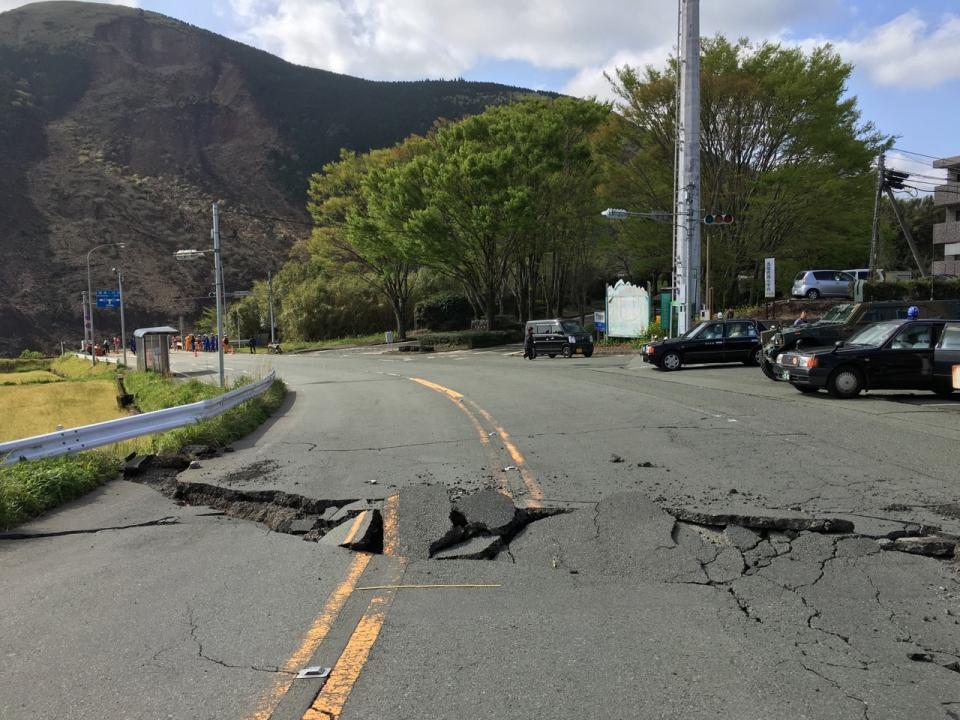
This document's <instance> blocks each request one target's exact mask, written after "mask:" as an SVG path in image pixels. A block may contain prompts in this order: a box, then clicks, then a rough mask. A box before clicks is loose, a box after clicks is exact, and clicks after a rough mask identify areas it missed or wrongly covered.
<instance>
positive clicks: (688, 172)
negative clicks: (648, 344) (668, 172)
mask: <svg viewBox="0 0 960 720" xmlns="http://www.w3.org/2000/svg"><path fill="white" fill-rule="evenodd" d="M680 31H681V32H680V48H679V49H680V106H679V108H678V109H679V117H678V125H677V142H678V143H679V145H680V150H679V153H678V165H679V172H678V173H677V186H676V188H675V193H676V195H675V199H676V202H675V205H676V208H677V212H676V224H675V229H674V232H675V233H676V235H675V237H676V243H675V244H676V248H677V260H676V264H677V270H676V285H677V302H678V303H679V304H680V311H679V313H678V319H677V332H678V333H679V334H683V333H685V332H686V331H687V330H689V329H690V328H691V327H692V326H693V324H694V323H696V321H697V320H698V317H699V313H700V223H699V222H698V221H699V215H700V0H680Z"/></svg>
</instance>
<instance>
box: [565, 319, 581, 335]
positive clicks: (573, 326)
mask: <svg viewBox="0 0 960 720" xmlns="http://www.w3.org/2000/svg"><path fill="white" fill-rule="evenodd" d="M560 324H561V325H562V326H563V331H564V332H568V333H578V332H583V328H582V327H581V326H580V323H578V322H574V321H573V320H563V321H562V322H561V323H560Z"/></svg>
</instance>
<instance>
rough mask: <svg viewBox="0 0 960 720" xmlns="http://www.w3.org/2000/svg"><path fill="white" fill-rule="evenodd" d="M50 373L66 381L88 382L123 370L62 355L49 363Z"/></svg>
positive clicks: (108, 364) (109, 364) (102, 363)
mask: <svg viewBox="0 0 960 720" xmlns="http://www.w3.org/2000/svg"><path fill="white" fill-rule="evenodd" d="M50 372H52V373H54V374H56V375H59V376H60V377H62V378H66V379H67V380H89V379H91V378H104V377H113V376H115V375H116V374H117V373H122V372H123V370H122V368H118V367H117V366H116V365H113V364H112V363H105V362H98V363H97V364H96V365H93V364H91V362H90V361H89V360H81V359H80V358H78V357H77V356H76V355H64V356H62V357H58V358H57V359H56V360H54V361H53V362H52V363H51V365H50Z"/></svg>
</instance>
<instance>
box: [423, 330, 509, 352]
mask: <svg viewBox="0 0 960 720" xmlns="http://www.w3.org/2000/svg"><path fill="white" fill-rule="evenodd" d="M415 339H416V340H419V341H420V342H421V344H423V345H432V346H433V347H435V348H438V349H445V350H453V349H456V348H484V347H495V346H497V345H506V344H508V343H515V342H521V341H522V340H523V338H522V336H521V333H520V332H519V331H513V330H493V331H489V330H451V331H447V332H422V333H419V334H418V335H417V336H416V338H415Z"/></svg>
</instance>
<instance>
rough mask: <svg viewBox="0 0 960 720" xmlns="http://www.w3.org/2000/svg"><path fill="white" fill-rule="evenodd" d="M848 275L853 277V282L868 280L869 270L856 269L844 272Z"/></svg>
mask: <svg viewBox="0 0 960 720" xmlns="http://www.w3.org/2000/svg"><path fill="white" fill-rule="evenodd" d="M843 272H845V273H847V274H848V275H853V279H854V280H869V279H870V268H856V269H854V270H844V271H843Z"/></svg>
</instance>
